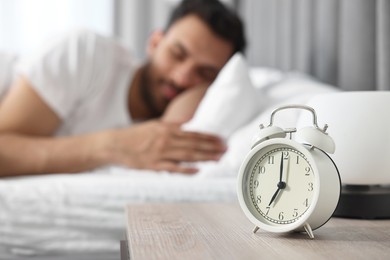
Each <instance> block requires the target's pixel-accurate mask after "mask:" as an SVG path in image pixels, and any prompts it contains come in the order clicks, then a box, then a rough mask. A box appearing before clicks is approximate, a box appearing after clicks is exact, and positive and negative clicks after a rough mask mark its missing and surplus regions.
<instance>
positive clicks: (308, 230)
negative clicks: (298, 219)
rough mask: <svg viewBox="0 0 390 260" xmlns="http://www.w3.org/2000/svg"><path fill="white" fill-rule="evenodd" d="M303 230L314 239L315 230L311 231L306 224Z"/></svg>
mask: <svg viewBox="0 0 390 260" xmlns="http://www.w3.org/2000/svg"><path fill="white" fill-rule="evenodd" d="M303 228H304V229H305V231H306V233H307V234H308V235H309V237H310V238H311V239H314V234H313V230H312V229H311V227H310V225H309V224H308V223H306V224H305V225H304V226H303Z"/></svg>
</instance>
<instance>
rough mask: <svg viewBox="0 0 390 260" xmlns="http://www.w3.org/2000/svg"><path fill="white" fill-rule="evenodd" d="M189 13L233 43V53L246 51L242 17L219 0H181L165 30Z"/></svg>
mask: <svg viewBox="0 0 390 260" xmlns="http://www.w3.org/2000/svg"><path fill="white" fill-rule="evenodd" d="M187 15H196V16H197V17H199V18H200V19H201V20H202V21H203V22H205V23H206V24H207V25H208V26H209V28H210V29H211V30H212V31H213V32H214V33H215V34H217V35H218V36H219V37H221V38H222V39H225V40H227V41H229V42H230V43H231V44H232V45H233V53H235V52H238V51H239V52H244V51H245V47H246V40H245V35H244V28H243V24H242V21H241V19H240V18H239V17H238V16H237V15H236V14H235V13H234V12H233V11H232V10H230V9H228V8H227V7H226V6H225V5H223V4H222V3H221V2H219V1H218V0H183V1H181V3H180V4H179V5H178V6H177V7H176V8H175V9H174V10H173V12H172V14H171V16H170V18H169V20H168V24H167V26H166V28H165V30H166V31H167V30H168V29H169V28H170V27H171V26H172V25H173V24H174V23H175V22H176V21H178V20H180V19H181V18H183V17H185V16H187ZM233 53H232V54H233Z"/></svg>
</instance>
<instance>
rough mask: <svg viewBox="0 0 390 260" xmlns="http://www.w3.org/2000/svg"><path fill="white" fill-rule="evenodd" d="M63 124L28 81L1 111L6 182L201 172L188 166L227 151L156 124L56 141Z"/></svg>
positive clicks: (209, 139)
mask: <svg viewBox="0 0 390 260" xmlns="http://www.w3.org/2000/svg"><path fill="white" fill-rule="evenodd" d="M60 124H61V119H60V118H59V117H58V116H57V115H56V113H55V112H54V111H53V110H52V109H51V108H50V107H48V106H47V105H46V103H45V102H44V101H43V100H42V99H41V98H40V96H39V95H38V94H37V93H36V92H35V91H34V90H33V88H32V87H31V85H30V83H29V82H28V81H27V80H26V79H23V78H21V79H19V80H18V81H17V82H16V84H15V85H14V86H13V87H12V88H11V90H10V93H9V94H8V96H7V97H6V98H5V99H4V100H3V102H2V104H1V105H0V165H1V167H0V176H15V175H25V174H42V173H58V172H80V171H85V170H90V169H93V168H96V167H99V166H103V165H107V164H120V165H124V166H127V167H130V168H138V169H153V170H167V171H175V172H183V173H193V172H196V169H194V168H186V167H183V166H181V165H180V162H182V161H202V160H217V159H218V158H219V157H220V156H221V155H222V153H223V152H224V151H225V146H224V145H223V143H222V141H221V140H220V139H218V138H217V137H215V136H210V135H204V134H199V133H192V132H184V131H182V130H180V126H179V125H175V124H169V123H164V122H160V121H150V122H146V123H142V124H138V125H136V126H134V127H129V128H126V129H112V130H106V131H101V132H96V133H92V134H86V135H79V136H71V137H52V134H53V133H54V132H55V130H56V129H57V128H58V126H59V125H60Z"/></svg>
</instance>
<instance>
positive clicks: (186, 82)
mask: <svg viewBox="0 0 390 260" xmlns="http://www.w3.org/2000/svg"><path fill="white" fill-rule="evenodd" d="M172 80H173V81H174V82H175V85H176V86H178V87H180V88H186V89H187V88H190V87H192V86H194V85H196V84H200V83H201V82H198V81H199V80H198V79H197V77H196V68H195V64H194V63H193V62H191V61H185V62H181V63H179V64H177V65H176V66H175V67H174V68H173V72H172Z"/></svg>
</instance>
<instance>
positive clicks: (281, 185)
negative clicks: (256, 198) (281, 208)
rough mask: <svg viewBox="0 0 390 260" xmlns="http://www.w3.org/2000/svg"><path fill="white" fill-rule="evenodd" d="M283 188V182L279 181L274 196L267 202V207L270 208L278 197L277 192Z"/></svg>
mask: <svg viewBox="0 0 390 260" xmlns="http://www.w3.org/2000/svg"><path fill="white" fill-rule="evenodd" d="M284 188H286V183H285V182H284V181H280V182H279V183H278V189H277V190H276V191H275V193H274V195H273V196H272V198H271V201H270V202H269V204H268V206H271V204H272V202H274V200H275V199H276V197H277V196H278V194H279V191H280V190H283V189H284Z"/></svg>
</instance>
